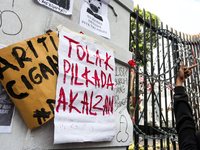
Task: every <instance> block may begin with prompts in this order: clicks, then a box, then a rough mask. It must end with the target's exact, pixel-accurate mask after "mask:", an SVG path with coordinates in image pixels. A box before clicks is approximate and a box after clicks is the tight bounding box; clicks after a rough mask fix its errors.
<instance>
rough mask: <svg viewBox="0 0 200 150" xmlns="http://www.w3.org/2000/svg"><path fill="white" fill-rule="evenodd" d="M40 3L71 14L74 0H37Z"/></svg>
mask: <svg viewBox="0 0 200 150" xmlns="http://www.w3.org/2000/svg"><path fill="white" fill-rule="evenodd" d="M37 2H39V3H40V4H42V5H44V6H46V7H48V8H50V9H53V10H54V11H57V12H59V13H62V14H65V15H71V14H72V10H73V3H74V0H37Z"/></svg>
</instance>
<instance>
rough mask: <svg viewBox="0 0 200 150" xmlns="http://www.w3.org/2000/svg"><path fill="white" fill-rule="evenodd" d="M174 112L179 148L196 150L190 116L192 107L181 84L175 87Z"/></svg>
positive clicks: (195, 140)
mask: <svg viewBox="0 0 200 150" xmlns="http://www.w3.org/2000/svg"><path fill="white" fill-rule="evenodd" d="M174 112H175V118H176V129H177V132H178V139H179V149H180V150H198V142H197V137H196V131H195V124H194V120H193V118H192V109H191V107H190V105H189V104H188V96H187V94H186V93H185V88H184V87H182V86H178V87H176V88H175V95H174Z"/></svg>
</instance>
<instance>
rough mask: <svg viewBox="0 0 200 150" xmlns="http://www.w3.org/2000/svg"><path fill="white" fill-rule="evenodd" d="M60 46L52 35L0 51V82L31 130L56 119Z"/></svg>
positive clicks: (39, 37)
mask: <svg viewBox="0 0 200 150" xmlns="http://www.w3.org/2000/svg"><path fill="white" fill-rule="evenodd" d="M57 47H58V36H57V34H56V32H50V33H47V34H44V35H41V36H38V37H34V38H32V39H29V40H26V41H22V42H19V43H16V44H13V45H10V46H8V47H5V48H3V49H0V80H1V82H2V84H3V86H4V88H5V89H6V91H7V93H8V94H9V96H10V98H11V99H12V101H13V102H14V104H15V106H16V107H17V109H18V110H19V111H20V113H21V115H22V117H23V119H24V121H25V122H26V124H27V126H28V127H29V129H33V128H36V127H38V126H40V125H42V124H43V123H45V122H47V121H48V120H50V119H51V118H52V117H53V116H54V114H53V113H54V112H53V109H54V105H55V93H56V80H57V74H58V68H57V66H58V57H57V54H58V52H57Z"/></svg>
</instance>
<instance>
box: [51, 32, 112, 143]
mask: <svg viewBox="0 0 200 150" xmlns="http://www.w3.org/2000/svg"><path fill="white" fill-rule="evenodd" d="M95 43H96V42H91V41H89V40H86V39H84V38H82V37H80V36H77V35H75V34H73V33H69V32H67V31H64V30H60V31H59V48H58V58H59V60H58V62H59V65H58V66H59V75H58V80H57V90H56V104H55V108H54V111H55V117H54V144H59V143H72V142H101V141H111V140H112V139H113V138H114V136H115V119H114V109H113V103H114V95H115V92H114V84H115V62H114V54H113V51H111V50H108V49H106V48H104V47H102V46H100V45H97V44H95Z"/></svg>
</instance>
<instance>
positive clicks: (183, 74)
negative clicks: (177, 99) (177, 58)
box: [176, 62, 197, 86]
mask: <svg viewBox="0 0 200 150" xmlns="http://www.w3.org/2000/svg"><path fill="white" fill-rule="evenodd" d="M183 65H184V63H183V62H182V63H181V67H180V69H179V73H178V77H177V79H176V86H182V83H183V82H184V81H185V79H186V78H187V77H189V76H190V75H191V74H192V71H190V69H192V68H194V67H196V66H197V64H195V65H192V66H190V67H183Z"/></svg>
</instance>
